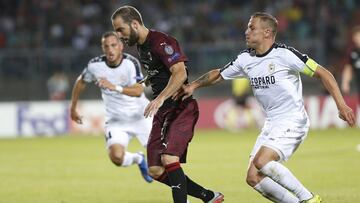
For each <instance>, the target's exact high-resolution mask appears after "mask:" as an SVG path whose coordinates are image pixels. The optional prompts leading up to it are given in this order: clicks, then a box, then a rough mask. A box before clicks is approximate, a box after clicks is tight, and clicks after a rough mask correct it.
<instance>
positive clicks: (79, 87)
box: [70, 75, 86, 124]
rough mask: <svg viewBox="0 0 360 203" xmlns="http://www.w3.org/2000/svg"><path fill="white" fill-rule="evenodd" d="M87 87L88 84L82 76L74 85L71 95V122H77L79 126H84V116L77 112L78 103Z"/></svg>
mask: <svg viewBox="0 0 360 203" xmlns="http://www.w3.org/2000/svg"><path fill="white" fill-rule="evenodd" d="M85 87H86V82H85V81H84V80H83V79H82V76H81V75H80V76H79V77H78V78H77V79H76V81H75V84H74V87H73V90H72V93H71V107H70V117H71V120H73V121H75V122H76V123H78V124H82V116H80V115H79V114H78V112H77V111H76V106H77V102H78V100H79V97H80V94H81V93H82V92H83V91H84V89H85Z"/></svg>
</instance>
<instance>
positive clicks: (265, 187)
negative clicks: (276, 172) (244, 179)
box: [254, 177, 300, 203]
mask: <svg viewBox="0 0 360 203" xmlns="http://www.w3.org/2000/svg"><path fill="white" fill-rule="evenodd" d="M254 189H255V190H256V191H258V192H259V193H260V194H261V195H262V196H264V197H265V198H267V199H269V200H271V201H273V202H286V203H299V202H300V201H299V199H298V198H297V197H295V196H294V195H293V194H292V193H291V192H289V191H288V190H287V189H285V188H284V187H283V186H281V185H279V184H277V183H276V182H274V181H273V180H272V179H271V178H269V177H265V178H264V179H262V180H261V181H260V182H259V183H258V184H257V185H255V186H254Z"/></svg>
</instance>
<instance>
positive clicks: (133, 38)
mask: <svg viewBox="0 0 360 203" xmlns="http://www.w3.org/2000/svg"><path fill="white" fill-rule="evenodd" d="M138 41H139V33H137V32H135V30H134V29H133V28H132V27H131V26H130V36H129V39H128V40H127V42H126V44H127V45H128V46H130V47H131V46H134V45H135V44H136V43H137V42H138Z"/></svg>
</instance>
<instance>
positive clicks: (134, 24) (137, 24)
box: [131, 20, 139, 30]
mask: <svg viewBox="0 0 360 203" xmlns="http://www.w3.org/2000/svg"><path fill="white" fill-rule="evenodd" d="M131 25H132V27H133V29H135V30H138V28H139V23H138V22H137V21H136V20H132V21H131Z"/></svg>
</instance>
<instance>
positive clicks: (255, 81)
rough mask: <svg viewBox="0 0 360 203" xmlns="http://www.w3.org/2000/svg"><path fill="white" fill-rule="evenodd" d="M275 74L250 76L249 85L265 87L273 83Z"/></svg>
mask: <svg viewBox="0 0 360 203" xmlns="http://www.w3.org/2000/svg"><path fill="white" fill-rule="evenodd" d="M275 82H276V81H275V76H273V75H271V76H265V77H255V78H250V85H251V86H252V87H253V88H255V89H267V88H269V85H271V84H275Z"/></svg>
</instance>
